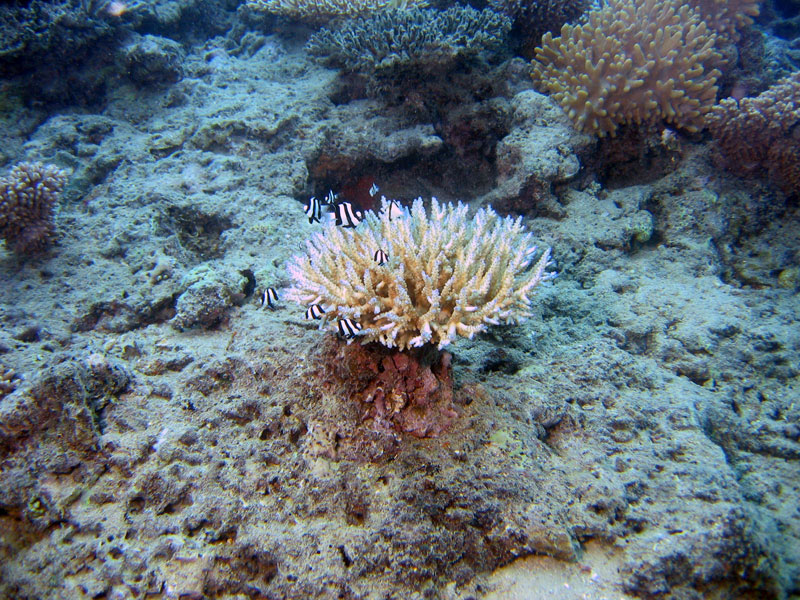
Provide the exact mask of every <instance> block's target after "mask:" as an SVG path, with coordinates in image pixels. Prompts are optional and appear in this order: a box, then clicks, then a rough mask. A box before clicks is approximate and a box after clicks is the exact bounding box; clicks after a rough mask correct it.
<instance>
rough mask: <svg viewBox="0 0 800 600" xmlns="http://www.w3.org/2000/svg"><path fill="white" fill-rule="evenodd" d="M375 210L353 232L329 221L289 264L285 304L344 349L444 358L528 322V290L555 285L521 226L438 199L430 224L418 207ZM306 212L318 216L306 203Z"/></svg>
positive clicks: (390, 205) (387, 204)
mask: <svg viewBox="0 0 800 600" xmlns="http://www.w3.org/2000/svg"><path fill="white" fill-rule="evenodd" d="M343 204H346V203H342V204H340V205H337V207H336V211H337V216H338V212H339V211H340V210H345V209H347V208H349V205H348V206H347V207H343V206H342V205H343ZM381 204H382V209H381V211H380V213H379V214H375V213H374V212H371V211H368V212H366V213H365V214H364V215H363V221H361V224H360V226H358V227H355V226H354V225H352V221H350V222H349V223H350V225H351V226H350V227H345V226H344V225H347V223H348V222H344V223H340V224H339V225H338V226H337V223H336V222H333V220H328V221H327V223H325V224H324V228H323V231H322V232H321V233H316V234H314V235H313V237H312V238H311V239H310V240H309V241H308V243H307V253H306V254H304V255H296V256H294V257H292V259H291V260H290V262H289V267H288V269H289V274H290V275H291V277H292V280H293V285H292V287H291V288H290V289H289V290H288V291H287V293H286V298H287V299H289V300H292V301H294V302H297V303H299V304H301V305H302V306H304V307H305V308H306V317H307V318H312V319H320V320H321V327H326V326H328V327H329V328H331V329H333V330H335V331H338V332H339V333H340V334H341V335H342V336H343V337H345V338H348V340H352V339H354V338H356V339H358V340H359V341H361V343H362V344H366V343H369V342H379V343H381V344H383V345H384V346H386V347H387V348H397V349H399V350H406V349H409V348H415V347H421V346H424V345H426V344H430V345H435V346H436V347H437V348H439V349H442V348H444V347H445V346H447V345H448V344H450V343H451V342H452V341H453V340H454V339H455V337H456V336H464V337H468V338H472V337H473V336H474V335H475V334H476V333H480V332H482V331H484V330H485V329H486V328H487V327H488V326H489V325H499V324H502V323H516V322H518V321H520V320H521V319H524V318H526V317H528V316H530V314H531V313H530V305H531V297H532V295H533V293H534V290H535V288H536V287H537V286H538V285H539V284H540V283H542V282H545V281H547V280H549V279H552V278H553V277H554V276H555V273H554V272H552V271H548V270H547V268H548V267H549V266H550V265H551V264H552V263H551V261H550V250H549V249H547V250H545V251H544V252H542V253H541V254H540V256H539V257H538V259H536V261H535V262H534V259H535V257H536V254H537V248H536V246H535V245H533V244H532V240H531V234H530V233H526V232H525V230H524V228H523V226H522V223H521V218H517V219H512V218H510V217H506V218H501V217H499V216H498V215H497V213H495V212H494V211H493V210H492V209H491V208H482V209H480V210H478V212H477V213H476V214H475V216H474V217H473V218H472V219H471V220H469V219H468V218H467V210H468V208H467V206H465V205H464V204H462V203H460V202H459V203H458V204H457V205H453V204H450V203H448V204H440V203H439V202H438V201H437V200H436V198H433V199H432V200H431V208H430V215H428V214H427V213H426V211H425V208H424V207H423V202H422V199H421V198H417V199H416V200H415V201H414V202H413V204H412V206H411V209H410V211H409V210H408V209H405V208H404V209H400V208H399V205H398V204H397V203H396V201H389V200H387V199H386V198H385V197H382V198H381ZM309 206H310V207H311V210H312V211H318V210H319V205H318V204H317V203H315V202H313V199H312V202H310V203H309ZM308 210H309V209H308V208H307V212H308ZM337 222H338V220H337ZM357 224H358V223H356V225H357Z"/></svg>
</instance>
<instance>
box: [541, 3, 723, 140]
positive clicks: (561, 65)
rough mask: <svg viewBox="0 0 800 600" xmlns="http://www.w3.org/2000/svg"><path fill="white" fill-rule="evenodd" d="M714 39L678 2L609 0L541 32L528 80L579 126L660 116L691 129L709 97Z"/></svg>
mask: <svg viewBox="0 0 800 600" xmlns="http://www.w3.org/2000/svg"><path fill="white" fill-rule="evenodd" d="M716 40H717V36H716V34H715V33H714V32H713V31H712V30H711V29H709V28H708V27H707V26H706V25H705V24H704V23H703V22H702V21H701V19H700V16H699V15H698V13H697V12H695V11H693V10H692V9H691V8H689V7H688V6H686V5H683V4H682V3H681V2H678V1H677V0H669V1H668V2H660V1H659V0H644V1H638V0H609V2H607V3H606V4H605V5H604V6H603V7H602V8H598V9H595V10H592V11H590V12H589V13H588V15H587V22H586V23H585V24H582V25H577V26H572V25H565V26H564V27H563V28H562V30H561V36H559V37H557V38H553V36H552V35H551V34H549V33H547V34H545V36H544V38H543V39H542V47H541V48H537V49H536V59H535V60H534V63H533V71H534V80H535V81H536V82H537V85H538V87H540V88H541V89H543V90H546V91H548V92H550V93H551V94H552V95H553V97H554V98H555V99H556V101H557V102H558V103H559V104H560V105H561V107H562V108H563V109H564V110H565V111H566V112H567V114H568V115H569V116H570V118H571V119H572V120H573V122H574V123H575V126H576V127H577V128H578V129H580V130H582V131H587V132H593V133H596V134H598V135H600V136H603V135H606V134H611V135H614V134H615V132H616V130H617V128H618V127H619V126H620V125H623V124H635V125H652V124H656V123H659V122H661V121H666V122H668V123H671V124H673V125H676V126H678V127H681V128H684V129H686V130H687V131H697V130H698V129H700V128H701V127H702V125H703V118H704V116H705V114H706V113H707V112H708V111H709V110H710V109H711V106H712V105H713V104H714V101H715V99H716V93H717V86H716V82H717V79H718V78H719V76H720V74H721V73H720V71H719V70H718V69H717V68H716V66H717V65H718V64H720V63H721V60H722V56H721V54H720V53H719V52H718V51H717V50H716V49H715V47H714V46H715V43H716Z"/></svg>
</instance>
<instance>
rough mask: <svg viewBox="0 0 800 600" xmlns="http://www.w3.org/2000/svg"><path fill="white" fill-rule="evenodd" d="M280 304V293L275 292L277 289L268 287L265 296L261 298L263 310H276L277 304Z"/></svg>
mask: <svg viewBox="0 0 800 600" xmlns="http://www.w3.org/2000/svg"><path fill="white" fill-rule="evenodd" d="M277 302H278V292H276V291H275V288H272V287H268V288H267V289H265V290H264V294H263V295H262V296H261V308H264V307H265V306H266V307H267V308H275V304H276V303H277Z"/></svg>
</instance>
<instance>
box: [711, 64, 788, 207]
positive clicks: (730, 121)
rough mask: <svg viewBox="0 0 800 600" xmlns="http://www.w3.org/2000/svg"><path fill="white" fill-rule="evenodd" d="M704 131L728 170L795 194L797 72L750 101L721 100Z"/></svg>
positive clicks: (712, 112)
mask: <svg viewBox="0 0 800 600" xmlns="http://www.w3.org/2000/svg"><path fill="white" fill-rule="evenodd" d="M708 127H709V129H710V130H711V134H712V135H713V136H714V139H715V141H716V143H717V144H718V145H719V148H720V149H721V150H722V153H723V155H724V156H725V160H726V161H727V163H728V167H729V168H731V169H735V170H736V171H738V172H740V173H744V174H747V175H762V174H764V175H767V176H768V177H769V178H770V179H772V180H773V181H774V182H775V183H777V184H778V185H779V186H781V187H782V188H783V189H784V190H786V191H787V192H789V193H795V194H797V193H798V190H800V72H796V73H794V74H793V75H790V76H789V77H787V78H785V79H782V80H781V81H779V82H778V83H776V84H775V85H773V86H771V87H770V88H769V89H767V90H766V91H764V92H763V93H761V94H760V95H759V96H757V97H755V98H742V99H741V100H739V101H738V102H737V101H736V100H734V99H733V98H725V99H724V100H722V101H721V102H720V103H719V104H718V105H717V106H715V107H714V108H713V110H712V111H711V114H710V115H709V116H708Z"/></svg>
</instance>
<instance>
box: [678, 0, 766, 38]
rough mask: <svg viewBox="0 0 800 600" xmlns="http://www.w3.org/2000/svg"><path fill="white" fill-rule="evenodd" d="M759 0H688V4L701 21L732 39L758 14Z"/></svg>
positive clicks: (738, 35)
mask: <svg viewBox="0 0 800 600" xmlns="http://www.w3.org/2000/svg"><path fill="white" fill-rule="evenodd" d="M760 4H761V0H690V1H689V5H690V6H692V7H693V8H695V9H696V10H697V12H699V13H700V17H701V18H702V20H703V22H704V23H705V24H706V25H707V26H708V27H710V28H711V29H713V30H714V31H716V32H717V33H719V34H720V35H723V36H725V37H727V38H729V39H731V40H733V41H737V40H739V38H741V34H740V31H741V30H742V29H743V28H744V27H746V26H748V25H750V24H752V23H753V19H754V18H755V17H757V16H758V14H759V5H760Z"/></svg>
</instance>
